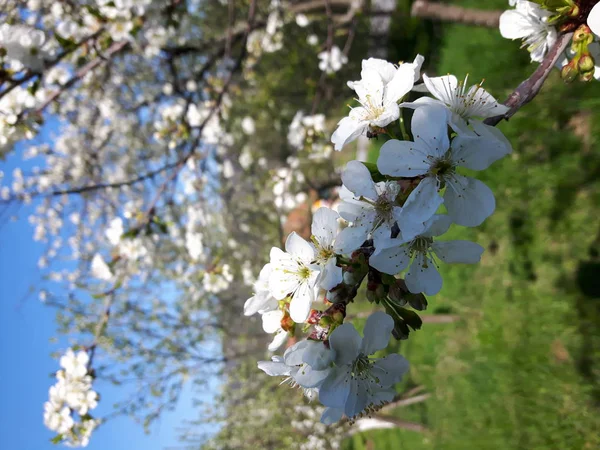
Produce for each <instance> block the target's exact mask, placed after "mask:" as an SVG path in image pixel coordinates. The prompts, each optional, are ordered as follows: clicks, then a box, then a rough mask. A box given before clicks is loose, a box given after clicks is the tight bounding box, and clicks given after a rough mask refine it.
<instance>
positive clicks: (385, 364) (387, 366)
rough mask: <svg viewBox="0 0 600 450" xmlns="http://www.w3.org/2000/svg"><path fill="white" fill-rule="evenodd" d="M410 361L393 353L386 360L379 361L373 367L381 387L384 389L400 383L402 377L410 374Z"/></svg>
mask: <svg viewBox="0 0 600 450" xmlns="http://www.w3.org/2000/svg"><path fill="white" fill-rule="evenodd" d="M408 368H409V364H408V361H407V360H406V359H405V358H404V357H402V356H400V355H399V354H397V353H392V354H391V355H388V356H386V357H385V358H382V359H379V360H377V362H376V363H375V364H374V365H373V369H372V372H373V375H375V376H376V377H377V378H378V379H379V385H380V386H383V387H389V386H393V385H394V384H396V383H398V382H399V381H400V380H401V379H402V376H403V375H404V374H405V373H406V372H408Z"/></svg>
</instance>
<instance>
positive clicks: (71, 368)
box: [60, 349, 90, 378]
mask: <svg viewBox="0 0 600 450" xmlns="http://www.w3.org/2000/svg"><path fill="white" fill-rule="evenodd" d="M89 360H90V357H89V356H88V354H87V353H86V352H85V351H83V350H80V351H78V352H77V355H76V354H75V353H74V352H73V350H71V349H68V350H67V352H66V353H65V354H64V356H62V357H61V358H60V366H61V367H62V368H63V369H65V372H66V374H67V376H69V377H71V378H83V377H84V376H85V375H86V374H87V371H88V369H87V363H88V362H89Z"/></svg>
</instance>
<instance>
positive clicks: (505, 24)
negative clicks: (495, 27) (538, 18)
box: [500, 9, 533, 39]
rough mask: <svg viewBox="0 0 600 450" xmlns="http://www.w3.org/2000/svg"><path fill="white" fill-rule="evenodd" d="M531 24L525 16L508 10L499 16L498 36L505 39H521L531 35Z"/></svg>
mask: <svg viewBox="0 0 600 450" xmlns="http://www.w3.org/2000/svg"><path fill="white" fill-rule="evenodd" d="M532 30H533V28H532V22H531V20H530V19H529V18H528V16H527V15H524V14H521V13H520V12H519V11H516V10H513V9H510V10H508V11H505V12H503V13H502V15H501V16H500V34H501V35H502V37H503V38H505V39H522V38H524V37H527V36H529V35H530V34H532Z"/></svg>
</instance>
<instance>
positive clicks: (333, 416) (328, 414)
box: [321, 408, 344, 425]
mask: <svg viewBox="0 0 600 450" xmlns="http://www.w3.org/2000/svg"><path fill="white" fill-rule="evenodd" d="M343 416H344V410H343V409H342V408H325V410H324V411H323V414H322V415H321V423H323V424H325V425H333V424H334V423H336V422H339V421H340V420H342V417H343Z"/></svg>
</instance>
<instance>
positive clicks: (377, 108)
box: [360, 95, 385, 121]
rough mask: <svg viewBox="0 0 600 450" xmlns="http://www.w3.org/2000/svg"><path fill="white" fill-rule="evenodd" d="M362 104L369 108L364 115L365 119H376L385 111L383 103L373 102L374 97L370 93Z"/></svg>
mask: <svg viewBox="0 0 600 450" xmlns="http://www.w3.org/2000/svg"><path fill="white" fill-rule="evenodd" d="M360 104H361V105H362V106H363V107H364V108H365V109H366V110H367V111H366V113H365V115H364V116H363V120H369V121H371V120H376V119H378V118H379V117H380V116H381V115H382V114H383V113H384V111H385V108H384V107H383V105H377V104H375V103H373V98H372V97H371V96H370V95H367V98H366V100H365V101H364V102H360Z"/></svg>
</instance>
